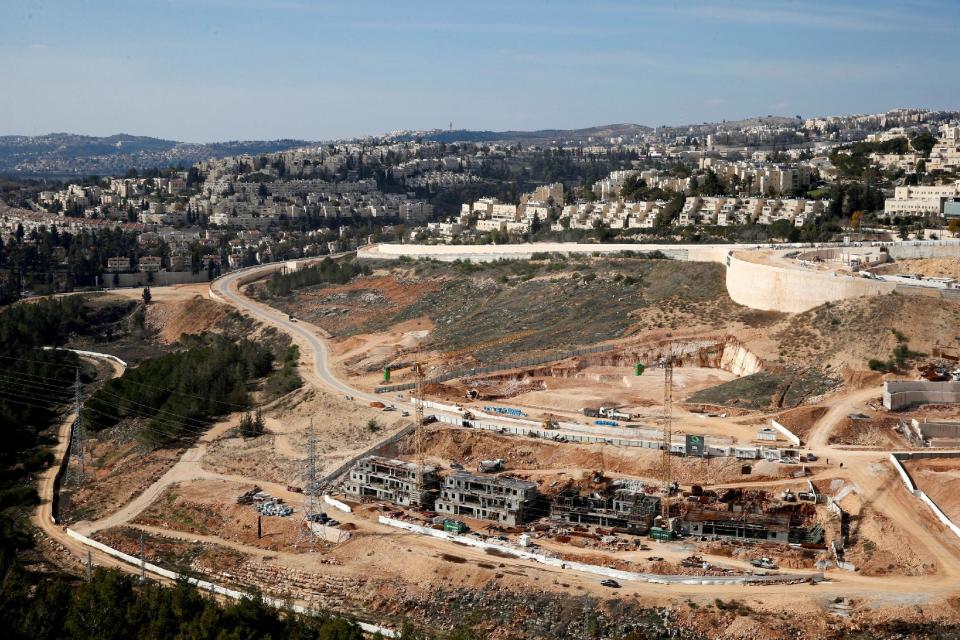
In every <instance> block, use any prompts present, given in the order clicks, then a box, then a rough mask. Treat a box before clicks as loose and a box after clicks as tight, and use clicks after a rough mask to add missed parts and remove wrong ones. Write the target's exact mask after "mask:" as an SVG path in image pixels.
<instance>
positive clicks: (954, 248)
mask: <svg viewBox="0 0 960 640" xmlns="http://www.w3.org/2000/svg"><path fill="white" fill-rule="evenodd" d="M887 252H888V253H889V254H890V257H892V258H893V259H895V260H910V259H916V258H956V257H958V256H960V242H958V241H957V240H940V241H927V242H922V243H921V242H897V243H893V244H888V245H887Z"/></svg>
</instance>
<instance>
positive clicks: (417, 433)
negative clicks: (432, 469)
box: [413, 362, 426, 506]
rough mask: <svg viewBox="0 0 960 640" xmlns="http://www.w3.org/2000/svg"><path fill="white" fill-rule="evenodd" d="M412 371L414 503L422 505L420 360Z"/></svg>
mask: <svg viewBox="0 0 960 640" xmlns="http://www.w3.org/2000/svg"><path fill="white" fill-rule="evenodd" d="M413 373H414V376H416V386H415V388H414V395H415V397H416V408H415V409H416V411H415V413H414V417H415V419H416V421H417V423H416V426H415V427H414V432H413V443H414V448H415V449H416V452H415V453H416V463H417V472H416V473H417V495H416V503H417V505H418V506H422V505H421V504H420V503H421V501H422V500H423V492H424V489H425V483H424V479H423V475H424V471H425V469H426V461H425V458H426V455H425V453H424V449H425V441H424V433H423V365H422V364H421V363H420V362H415V363H413Z"/></svg>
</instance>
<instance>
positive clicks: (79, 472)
mask: <svg viewBox="0 0 960 640" xmlns="http://www.w3.org/2000/svg"><path fill="white" fill-rule="evenodd" d="M80 408H81V407H80V369H79V368H77V370H76V377H75V378H74V382H73V411H74V418H73V426H72V427H71V429H70V456H69V457H70V458H71V459H73V460H74V463H75V464H74V467H73V480H74V483H75V484H76V485H77V486H80V484H81V483H83V475H84V471H85V469H84V459H83V445H84V442H83V441H84V433H83V420H81V419H80Z"/></svg>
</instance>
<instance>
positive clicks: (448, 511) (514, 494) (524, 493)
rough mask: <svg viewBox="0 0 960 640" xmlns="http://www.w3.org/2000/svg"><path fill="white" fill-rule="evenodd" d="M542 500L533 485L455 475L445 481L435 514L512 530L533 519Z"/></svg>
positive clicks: (495, 478)
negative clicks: (492, 522)
mask: <svg viewBox="0 0 960 640" xmlns="http://www.w3.org/2000/svg"><path fill="white" fill-rule="evenodd" d="M539 500H540V493H539V491H537V485H536V483H534V482H528V481H526V480H518V479H516V478H500V477H496V476H478V475H474V474H472V473H466V472H464V471H455V472H454V473H452V474H450V475H449V476H447V477H446V478H444V479H443V487H442V488H441V490H440V497H439V498H437V501H436V506H435V510H436V511H437V513H440V514H443V515H450V516H466V517H468V518H476V519H478V520H493V521H494V522H497V523H499V524H501V525H505V526H509V527H512V526H515V525H518V524H522V523H523V522H525V521H527V520H529V519H531V516H532V515H533V511H535V505H536V503H537V502H538V501H539Z"/></svg>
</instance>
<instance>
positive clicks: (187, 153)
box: [0, 133, 308, 177]
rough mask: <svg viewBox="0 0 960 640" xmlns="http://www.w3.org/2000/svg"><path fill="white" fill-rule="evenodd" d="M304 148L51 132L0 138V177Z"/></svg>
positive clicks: (116, 169)
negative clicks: (196, 142)
mask: <svg viewBox="0 0 960 640" xmlns="http://www.w3.org/2000/svg"><path fill="white" fill-rule="evenodd" d="M306 144H308V143H307V142H305V141H303V140H270V141H231V142H216V143H209V144H195V143H187V142H177V141H175V140H163V139H160V138H151V137H148V136H133V135H128V134H125V133H120V134H116V135H112V136H105V137H97V136H83V135H77V134H73V133H50V134H46V135H41V136H0V174H2V173H6V174H11V175H17V176H25V177H34V176H38V177H44V176H45V177H65V176H72V175H93V174H97V175H111V174H123V173H125V172H126V171H127V170H128V169H131V168H133V169H138V170H139V169H149V168H155V167H168V166H175V165H177V164H181V163H182V164H183V165H184V166H189V165H190V164H193V163H194V162H198V161H200V160H206V159H208V158H223V157H226V156H233V155H239V154H244V153H249V154H257V153H269V152H272V151H283V150H286V149H292V148H295V147H300V146H304V145H306Z"/></svg>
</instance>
